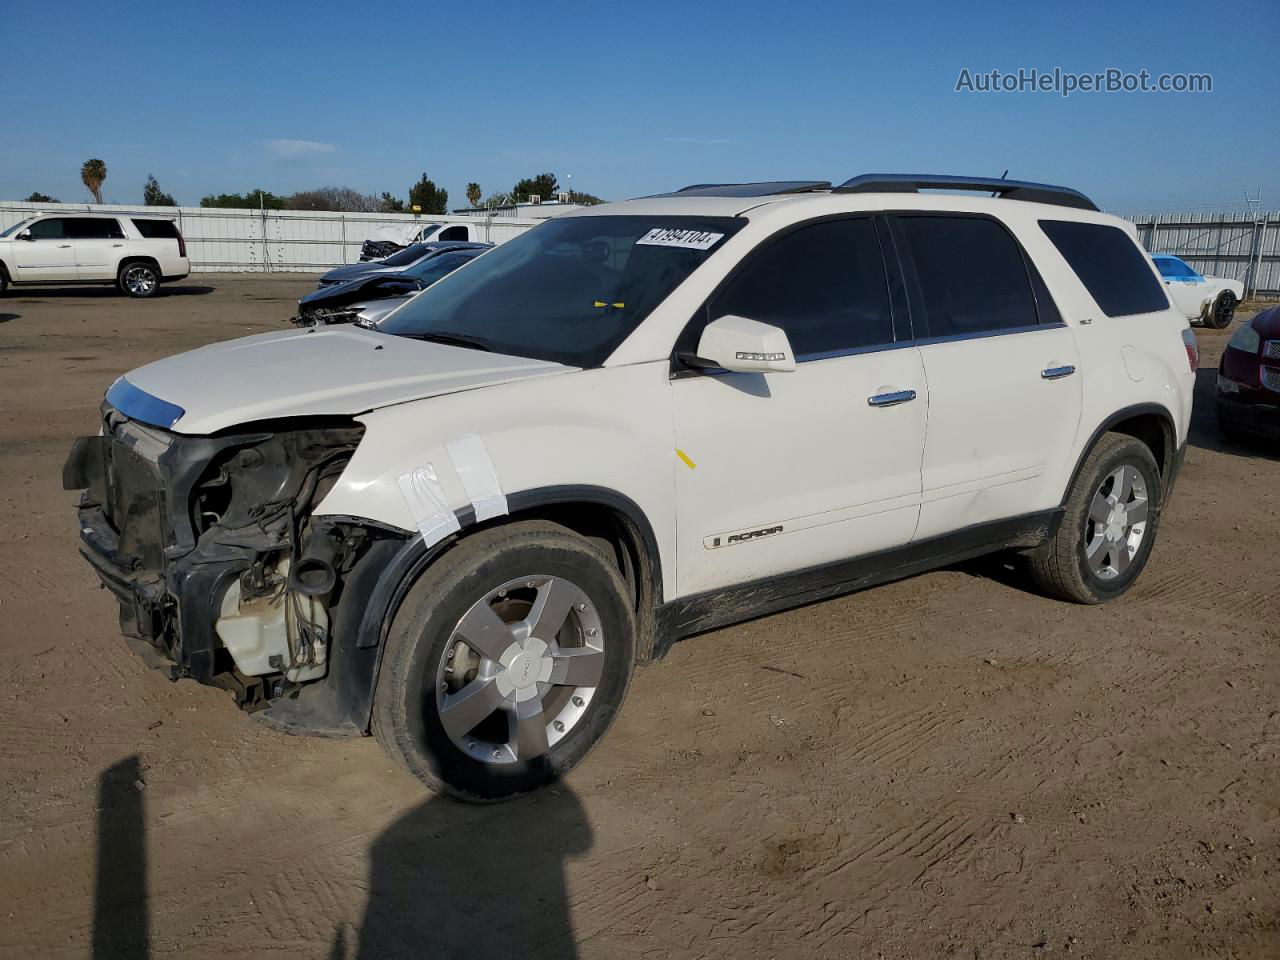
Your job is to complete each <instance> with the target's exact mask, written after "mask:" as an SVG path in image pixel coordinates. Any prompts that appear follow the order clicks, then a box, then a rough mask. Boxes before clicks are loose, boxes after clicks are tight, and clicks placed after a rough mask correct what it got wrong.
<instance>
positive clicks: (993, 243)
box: [896, 214, 1082, 540]
mask: <svg viewBox="0 0 1280 960" xmlns="http://www.w3.org/2000/svg"><path fill="white" fill-rule="evenodd" d="M896 229H897V230H898V235H899V237H900V238H901V239H902V241H903V243H902V247H903V249H904V251H905V253H906V254H907V270H908V275H909V276H911V277H912V278H913V279H912V282H911V284H910V285H911V287H912V292H913V296H914V304H913V307H914V309H915V311H916V312H917V313H918V315H919V317H918V322H917V325H916V334H917V337H918V338H919V339H918V340H917V342H918V343H919V345H920V354H921V356H922V358H923V360H924V369H925V376H926V378H927V379H928V381H929V421H928V441H927V442H926V444H925V449H924V460H923V463H922V466H921V474H922V486H923V504H922V506H921V510H920V525H919V529H918V530H917V532H916V539H917V540H926V539H928V538H930V537H934V536H939V535H941V534H945V533H951V532H954V531H957V530H961V529H964V528H966V527H974V526H978V525H980V524H985V523H990V522H992V521H998V520H1006V519H1010V518H1015V517H1020V516H1022V515H1024V514H1031V513H1037V512H1039V511H1042V510H1045V509H1048V508H1050V507H1053V506H1056V504H1057V503H1058V501H1059V499H1060V498H1061V496H1062V489H1061V486H1062V477H1063V476H1065V475H1066V471H1067V470H1068V469H1069V467H1068V466H1066V465H1064V464H1063V462H1062V460H1063V458H1064V457H1066V456H1067V455H1069V452H1070V449H1071V446H1072V440H1073V439H1074V437H1075V434H1076V428H1077V426H1078V424H1079V420H1080V406H1081V380H1082V375H1081V373H1080V372H1079V370H1078V369H1077V367H1078V366H1079V363H1080V361H1079V356H1078V354H1077V348H1076V341H1075V335H1074V333H1073V332H1072V330H1071V329H1070V328H1068V327H1067V326H1066V325H1065V324H1064V323H1063V322H1062V319H1061V317H1060V316H1059V314H1058V312H1057V308H1056V306H1054V305H1053V302H1052V298H1051V297H1050V296H1049V293H1048V291H1047V289H1046V288H1045V286H1044V284H1043V282H1042V281H1041V279H1040V277H1039V274H1038V273H1037V272H1036V270H1035V267H1034V265H1033V264H1032V263H1031V261H1030V259H1029V258H1027V257H1026V256H1025V254H1024V253H1023V252H1022V249H1021V247H1020V246H1019V244H1018V242H1017V240H1015V239H1014V237H1013V235H1012V234H1011V233H1010V232H1009V231H1008V229H1007V228H1006V227H1004V226H1003V225H1002V224H1001V223H1000V222H999V221H997V220H995V219H993V218H990V217H983V216H978V215H973V216H968V215H936V214H927V215H918V216H917V215H908V214H902V215H899V216H898V217H897V219H896Z"/></svg>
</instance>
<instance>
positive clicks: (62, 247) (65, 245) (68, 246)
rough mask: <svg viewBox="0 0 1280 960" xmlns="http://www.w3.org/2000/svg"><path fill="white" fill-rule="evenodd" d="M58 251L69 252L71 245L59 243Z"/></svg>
mask: <svg viewBox="0 0 1280 960" xmlns="http://www.w3.org/2000/svg"><path fill="white" fill-rule="evenodd" d="M58 249H59V250H70V249H71V244H69V243H60V244H58Z"/></svg>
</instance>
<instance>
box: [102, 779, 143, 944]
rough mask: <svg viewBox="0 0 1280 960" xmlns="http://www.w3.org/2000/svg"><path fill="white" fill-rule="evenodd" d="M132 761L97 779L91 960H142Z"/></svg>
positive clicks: (136, 787) (138, 786)
mask: <svg viewBox="0 0 1280 960" xmlns="http://www.w3.org/2000/svg"><path fill="white" fill-rule="evenodd" d="M142 788H143V781H142V765H141V763H140V762H139V760H138V758H137V757H136V756H132V757H128V758H127V759H125V760H121V761H120V762H119V763H116V764H113V765H112V766H110V767H108V768H107V769H106V770H104V771H103V772H102V774H101V775H100V776H99V777H98V849H97V860H96V865H95V868H94V886H93V953H92V957H93V960H108V958H111V960H146V958H147V957H148V956H149V955H150V952H151V934H150V929H149V922H150V917H149V915H148V903H147V836H146V809H145V801H144V799H143V796H142Z"/></svg>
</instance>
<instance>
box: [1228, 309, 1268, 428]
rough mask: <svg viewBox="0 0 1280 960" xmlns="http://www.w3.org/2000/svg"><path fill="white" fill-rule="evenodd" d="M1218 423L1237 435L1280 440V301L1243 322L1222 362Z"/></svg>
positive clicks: (1230, 341)
mask: <svg viewBox="0 0 1280 960" xmlns="http://www.w3.org/2000/svg"><path fill="white" fill-rule="evenodd" d="M1217 402H1218V403H1217V405H1218V425H1219V426H1220V427H1221V428H1222V432H1223V433H1225V434H1226V435H1227V436H1228V437H1231V438H1233V439H1242V438H1244V437H1257V438H1263V439H1269V440H1276V441H1280V307H1272V308H1271V309H1270V310H1264V311H1262V312H1261V313H1259V314H1258V315H1257V316H1255V317H1253V319H1251V320H1248V321H1246V322H1245V323H1243V324H1241V326H1240V328H1239V329H1238V330H1236V332H1235V333H1234V334H1232V336H1231V339H1230V340H1229V341H1227V347H1226V349H1225V350H1223V351H1222V360H1221V361H1220V362H1219V363H1218V389H1217Z"/></svg>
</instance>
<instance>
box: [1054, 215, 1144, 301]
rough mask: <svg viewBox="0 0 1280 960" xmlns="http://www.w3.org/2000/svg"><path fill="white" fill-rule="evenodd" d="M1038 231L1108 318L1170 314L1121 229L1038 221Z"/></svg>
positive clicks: (1140, 255)
mask: <svg viewBox="0 0 1280 960" xmlns="http://www.w3.org/2000/svg"><path fill="white" fill-rule="evenodd" d="M1040 229H1041V230H1043V231H1044V232H1045V235H1046V236H1047V237H1048V238H1049V239H1050V240H1052V241H1053V245H1054V246H1055V247H1057V248H1058V252H1059V253H1060V254H1062V257H1063V259H1064V260H1066V261H1067V263H1068V264H1070V265H1071V269H1072V270H1074V271H1075V272H1076V276H1077V277H1079V278H1080V282H1081V283H1083V284H1084V285H1085V289H1087V290H1088V291H1089V294H1090V296H1092V297H1093V299H1094V300H1095V301H1096V302H1097V304H1098V307H1099V308H1100V309H1101V310H1102V312H1103V313H1105V314H1106V315H1107V316H1108V317H1128V316H1132V315H1133V314H1135V313H1154V312H1156V311H1157V310H1167V309H1168V307H1169V300H1168V298H1166V297H1165V295H1164V290H1163V289H1162V288H1161V286H1160V281H1159V280H1157V279H1156V275H1155V274H1154V273H1153V272H1152V270H1151V264H1150V261H1148V260H1147V257H1146V254H1144V253H1143V252H1142V251H1141V250H1139V249H1138V245H1137V244H1136V243H1134V242H1133V240H1131V239H1130V238H1129V235H1128V234H1127V233H1125V232H1124V231H1123V230H1121V229H1120V228H1119V227H1109V226H1106V225H1105V224H1101V223H1076V222H1075V221H1071V220H1041V221H1040Z"/></svg>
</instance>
